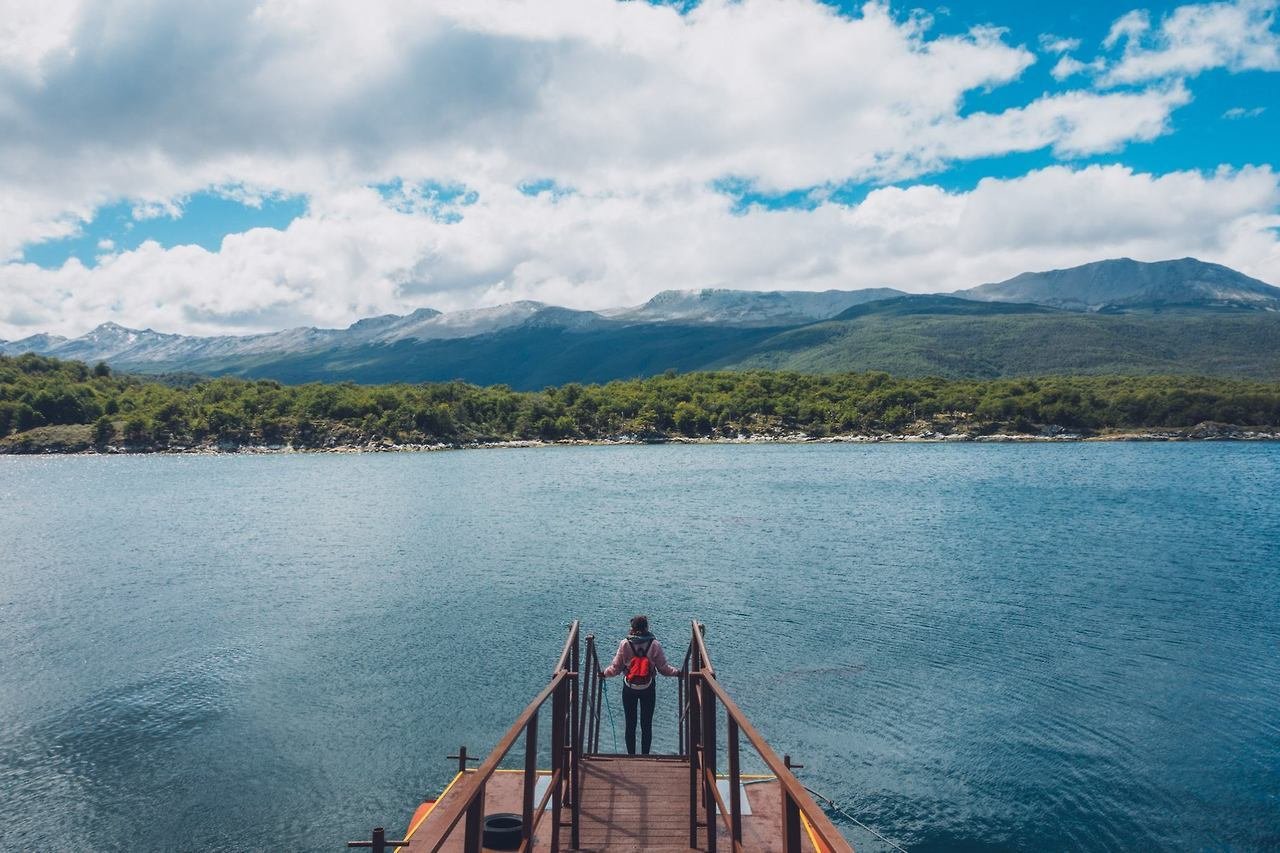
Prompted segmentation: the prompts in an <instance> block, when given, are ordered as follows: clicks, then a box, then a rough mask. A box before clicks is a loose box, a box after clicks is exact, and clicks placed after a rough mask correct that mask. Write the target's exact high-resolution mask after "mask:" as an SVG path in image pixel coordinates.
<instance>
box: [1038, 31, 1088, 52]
mask: <svg viewBox="0 0 1280 853" xmlns="http://www.w3.org/2000/svg"><path fill="white" fill-rule="evenodd" d="M1080 44H1081V42H1080V39H1075V38H1063V37H1061V36H1055V35H1053V34H1052V33H1042V34H1041V35H1040V49H1041V50H1043V51H1044V52H1045V53H1070V52H1071V51H1073V50H1079V49H1080Z"/></svg>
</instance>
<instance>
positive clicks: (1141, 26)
mask: <svg viewBox="0 0 1280 853" xmlns="http://www.w3.org/2000/svg"><path fill="white" fill-rule="evenodd" d="M1150 29H1151V13H1149V12H1148V11H1147V10H1145V9H1135V10H1134V11H1132V12H1127V13H1125V14H1124V15H1121V16H1120V17H1119V18H1116V20H1115V21H1114V22H1113V23H1112V24H1111V29H1110V30H1109V31H1108V32H1107V37H1106V38H1105V39H1103V41H1102V46H1103V47H1104V48H1106V49H1107V50H1110V49H1111V48H1113V47H1115V46H1116V45H1117V44H1119V43H1120V42H1122V41H1129V40H1132V39H1134V38H1136V37H1138V36H1141V35H1142V34H1143V33H1146V32H1148V31H1149V30H1150Z"/></svg>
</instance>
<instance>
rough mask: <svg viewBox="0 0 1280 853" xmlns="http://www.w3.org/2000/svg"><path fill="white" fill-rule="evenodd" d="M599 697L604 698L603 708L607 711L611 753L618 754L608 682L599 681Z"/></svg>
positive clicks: (616, 732)
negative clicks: (611, 743)
mask: <svg viewBox="0 0 1280 853" xmlns="http://www.w3.org/2000/svg"><path fill="white" fill-rule="evenodd" d="M600 690H601V694H600V695H601V696H602V697H603V698H604V706H605V707H606V708H608V709H609V732H610V734H611V735H612V737H613V752H614V754H615V755H616V754H617V752H618V727H617V726H615V725H614V724H613V703H612V702H610V701H609V682H608V681H607V680H606V679H603V678H602V679H600Z"/></svg>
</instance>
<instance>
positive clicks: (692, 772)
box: [685, 660, 702, 848]
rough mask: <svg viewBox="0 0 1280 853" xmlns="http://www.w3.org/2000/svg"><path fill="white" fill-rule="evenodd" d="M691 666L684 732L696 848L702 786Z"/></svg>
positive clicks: (691, 838) (694, 677)
mask: <svg viewBox="0 0 1280 853" xmlns="http://www.w3.org/2000/svg"><path fill="white" fill-rule="evenodd" d="M693 664H694V661H693V660H690V662H689V666H690V667H691V669H690V671H689V675H688V679H689V691H688V692H689V719H688V721H687V722H686V723H685V730H686V732H687V734H688V743H689V746H688V753H689V846H690V847H694V848H696V847H697V846H698V792H699V791H701V790H702V786H701V785H699V784H698V758H699V755H700V749H699V746H698V734H699V732H700V731H701V728H700V726H699V723H698V720H699V713H698V703H697V701H696V695H697V694H696V690H697V687H698V676H697V675H696V674H695V673H694V671H693V669H692V667H693Z"/></svg>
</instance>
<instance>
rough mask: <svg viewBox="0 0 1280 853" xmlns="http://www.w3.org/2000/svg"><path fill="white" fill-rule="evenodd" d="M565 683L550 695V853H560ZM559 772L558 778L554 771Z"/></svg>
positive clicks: (559, 685)
mask: <svg viewBox="0 0 1280 853" xmlns="http://www.w3.org/2000/svg"><path fill="white" fill-rule="evenodd" d="M564 687H565V683H564V682H563V681H561V682H560V683H559V684H557V685H556V689H555V690H554V691H553V692H552V694H551V777H552V782H551V853H560V807H561V805H562V796H563V792H564V782H565V779H564V776H565V773H564V729H565V726H564V723H565V707H564V706H565V695H564ZM557 770H559V771H560V774H559V778H558V779H557V778H556V771H557Z"/></svg>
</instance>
